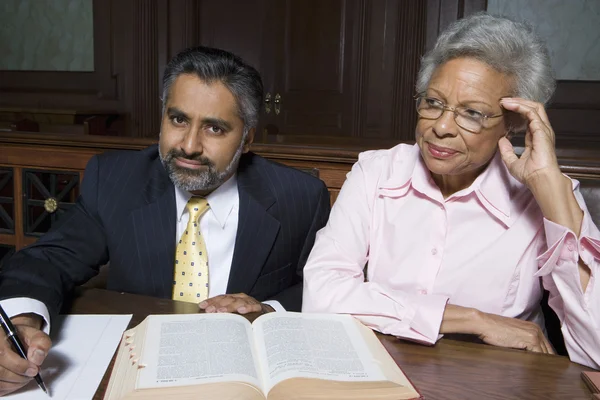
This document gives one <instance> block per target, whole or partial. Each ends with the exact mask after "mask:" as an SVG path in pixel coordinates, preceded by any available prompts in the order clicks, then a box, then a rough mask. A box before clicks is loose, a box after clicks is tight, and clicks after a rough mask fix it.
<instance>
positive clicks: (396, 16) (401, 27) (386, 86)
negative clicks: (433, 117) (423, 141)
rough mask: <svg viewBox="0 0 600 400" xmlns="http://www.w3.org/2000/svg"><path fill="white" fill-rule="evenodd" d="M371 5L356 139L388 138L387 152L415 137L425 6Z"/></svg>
mask: <svg viewBox="0 0 600 400" xmlns="http://www.w3.org/2000/svg"><path fill="white" fill-rule="evenodd" d="M370 5H371V7H370V9H371V10H370V13H369V14H370V18H369V21H368V29H367V33H368V36H367V38H366V39H365V40H366V41H367V42H368V44H369V45H368V50H367V53H366V54H365V56H364V57H362V59H363V62H364V63H365V65H366V66H365V76H366V77H365V80H364V81H365V82H364V89H363V90H364V95H363V96H364V100H363V105H364V109H363V110H361V111H362V112H363V113H365V118H364V119H363V121H364V124H363V126H361V128H360V136H361V137H368V138H375V137H376V138H382V139H389V144H388V146H387V147H389V146H392V145H394V144H396V143H397V142H399V141H400V140H407V141H411V140H413V137H414V127H415V124H416V116H415V115H416V113H415V111H414V100H413V95H414V85H415V79H416V74H417V70H418V67H419V59H420V56H421V54H422V53H423V51H424V47H425V36H426V22H427V21H426V10H427V9H426V6H427V2H426V1H424V0H418V1H411V2H398V1H391V0H377V1H374V2H370Z"/></svg>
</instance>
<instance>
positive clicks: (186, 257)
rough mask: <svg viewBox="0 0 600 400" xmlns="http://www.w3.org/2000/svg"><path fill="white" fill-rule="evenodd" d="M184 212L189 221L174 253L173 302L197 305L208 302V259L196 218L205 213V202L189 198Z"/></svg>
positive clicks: (198, 219)
mask: <svg viewBox="0 0 600 400" xmlns="http://www.w3.org/2000/svg"><path fill="white" fill-rule="evenodd" d="M186 208H187V210H188V212H189V213H190V220H189V221H188V224H187V228H186V229H185V232H183V234H182V235H181V239H180V240H179V243H178V244H177V249H176V251H175V276H174V277H173V300H181V301H188V302H191V303H199V302H201V301H203V300H206V299H207V298H208V256H207V254H206V244H205V243H204V238H203V237H202V233H201V232H200V217H201V216H202V214H204V213H205V212H206V211H207V210H208V202H207V201H206V199H205V198H203V197H192V198H191V199H190V200H189V201H188V203H187V206H186Z"/></svg>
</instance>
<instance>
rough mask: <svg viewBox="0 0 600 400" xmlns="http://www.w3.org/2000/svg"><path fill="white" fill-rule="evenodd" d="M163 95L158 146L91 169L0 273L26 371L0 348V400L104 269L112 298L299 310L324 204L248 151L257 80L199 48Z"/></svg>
mask: <svg viewBox="0 0 600 400" xmlns="http://www.w3.org/2000/svg"><path fill="white" fill-rule="evenodd" d="M163 86H164V92H163V115H162V123H161V135H160V140H159V144H158V146H152V147H149V148H147V149H145V150H143V151H140V152H122V153H108V154H104V155H100V156H97V157H94V158H92V159H91V160H90V162H89V163H88V166H87V168H86V171H85V179H84V181H83V183H82V187H81V196H80V197H79V199H78V200H77V204H76V206H75V207H74V209H73V210H72V211H71V212H70V213H69V214H67V215H65V216H64V217H63V218H62V219H61V220H60V222H59V224H58V226H56V227H54V228H53V229H52V230H51V231H50V232H48V233H47V234H46V235H45V236H44V237H42V238H41V239H40V240H39V241H38V242H37V243H36V244H34V245H32V246H29V247H28V248H26V249H24V250H22V251H20V252H18V253H17V254H15V255H14V256H13V257H12V258H11V260H9V261H8V262H7V263H6V265H5V267H4V270H3V271H2V274H1V275H0V299H1V300H2V302H1V304H2V306H3V307H4V309H5V310H6V312H7V313H8V314H9V315H12V316H13V317H12V319H13V322H14V324H15V325H17V326H18V329H19V330H20V333H21V336H22V337H23V339H24V342H25V343H26V346H27V347H28V357H29V360H23V359H21V358H20V357H18V356H17V355H16V354H15V353H14V352H13V351H12V349H10V347H9V346H8V344H7V343H8V342H7V341H6V340H1V341H0V354H1V355H2V356H1V357H0V394H5V393H9V392H11V391H14V390H16V389H17V388H19V387H21V386H23V385H24V384H26V383H27V382H28V381H29V380H30V379H31V377H32V376H35V374H36V373H37V372H38V369H39V367H40V365H41V364H42V362H43V360H44V358H45V357H46V355H47V354H48V351H49V349H50V346H51V342H50V339H49V338H48V336H47V332H48V329H49V323H50V321H51V320H52V317H53V316H55V315H56V314H57V313H58V312H59V310H60V309H61V307H62V304H63V300H64V299H65V298H67V297H68V296H69V295H70V294H71V292H72V290H73V288H74V287H75V286H77V285H80V284H82V283H84V282H86V281H87V280H89V279H90V278H92V277H93V276H95V275H96V274H97V273H98V269H99V267H100V266H101V265H104V264H107V263H108V262H110V266H109V272H108V280H107V288H108V289H111V290H116V291H123V292H129V293H138V294H144V295H151V296H156V297H163V298H174V299H180V300H184V301H193V302H196V303H199V307H200V308H202V309H204V310H205V311H206V312H238V313H241V314H245V313H248V312H269V311H273V310H283V309H287V310H292V311H300V309H301V296H302V268H303V266H304V263H305V261H306V258H307V257H308V254H309V252H310V250H311V248H312V245H313V242H314V238H315V233H316V232H317V230H319V229H320V228H321V227H323V226H324V225H325V223H326V221H327V218H328V215H329V196H328V192H327V188H326V187H325V185H324V184H323V183H322V182H321V181H320V180H318V179H316V178H314V177H311V176H310V175H308V174H305V173H303V172H300V171H297V170H294V169H292V168H288V167H284V166H281V165H278V164H275V163H272V162H269V161H267V160H265V159H263V158H261V157H259V156H257V155H254V154H252V153H250V152H248V150H249V146H250V144H251V143H252V141H253V138H254V134H255V129H256V124H257V119H258V114H259V110H260V106H261V103H262V90H263V88H262V82H261V79H260V76H259V74H258V72H257V71H256V70H255V69H254V68H252V67H250V66H248V65H246V64H244V63H243V62H242V60H240V59H239V58H237V57H236V56H234V55H232V54H230V53H227V52H225V51H222V50H217V49H210V48H203V47H199V48H194V49H188V50H185V51H183V52H182V53H180V54H178V55H177V56H176V57H175V58H174V59H173V60H171V62H170V63H169V65H168V66H167V68H166V70H165V74H164V79H163ZM42 329H44V331H42Z"/></svg>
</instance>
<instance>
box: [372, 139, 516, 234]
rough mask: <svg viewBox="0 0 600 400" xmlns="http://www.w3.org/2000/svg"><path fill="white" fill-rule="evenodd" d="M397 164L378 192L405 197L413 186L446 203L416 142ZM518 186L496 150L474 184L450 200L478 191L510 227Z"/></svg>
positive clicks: (496, 215)
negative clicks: (512, 195)
mask: <svg viewBox="0 0 600 400" xmlns="http://www.w3.org/2000/svg"><path fill="white" fill-rule="evenodd" d="M405 156H406V154H405ZM407 158H408V159H407ZM394 163H395V164H397V165H398V166H399V167H400V165H401V167H400V168H394V171H393V174H392V176H391V177H390V178H389V179H387V180H386V181H384V182H383V183H382V184H381V185H380V186H379V194H382V195H384V196H385V195H387V196H390V197H402V196H404V195H405V194H406V193H407V192H408V190H409V189H410V188H411V187H412V188H413V189H414V190H416V191H418V192H420V193H422V194H424V195H425V196H427V197H429V198H431V199H432V200H434V201H437V202H439V203H444V199H443V197H442V194H441V192H440V189H439V188H438V187H437V185H436V184H435V182H434V181H433V178H432V177H431V173H430V172H429V170H428V169H427V166H426V165H425V162H424V161H423V158H422V157H421V152H420V149H419V146H418V145H417V144H415V145H414V146H413V149H412V152H411V157H405V159H403V160H401V159H399V157H395V159H394ZM518 185H520V184H519V183H518V182H517V181H516V180H515V179H514V178H513V177H512V176H511V175H510V172H508V169H507V168H506V166H505V165H504V162H503V161H502V157H501V156H500V152H499V151H497V152H496V154H495V155H494V157H493V158H492V161H491V162H490V164H489V165H488V166H487V168H486V169H485V170H484V171H483V172H482V173H481V174H480V175H479V176H478V177H477V178H476V179H475V181H474V182H473V183H472V184H471V186H469V187H468V188H466V189H463V190H461V191H459V192H457V193H454V194H453V195H452V196H450V197H449V198H448V199H452V198H457V197H463V196H467V195H469V194H471V193H475V195H476V196H477V198H478V199H479V201H480V203H481V204H482V205H483V207H484V208H485V209H486V210H487V211H488V212H489V213H491V214H492V215H493V216H494V217H496V218H497V219H498V220H500V222H502V223H503V224H504V225H505V226H507V227H508V226H510V225H511V219H510V216H511V204H512V203H511V193H512V192H513V191H514V190H515V189H516V188H515V186H518Z"/></svg>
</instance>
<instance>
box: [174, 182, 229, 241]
mask: <svg viewBox="0 0 600 400" xmlns="http://www.w3.org/2000/svg"><path fill="white" fill-rule="evenodd" d="M191 197H192V194H191V193H190V192H188V191H186V190H183V189H181V188H178V187H177V186H175V202H176V205H177V220H178V221H181V218H182V217H183V215H184V214H185V213H186V212H187V210H186V208H185V206H186V205H187V202H188V201H189V200H190V198H191ZM206 200H207V201H208V205H209V206H210V209H209V212H210V211H212V213H213V215H214V216H215V218H216V220H217V222H218V223H219V225H221V228H223V229H224V228H225V223H226V222H227V217H228V216H229V214H231V212H232V211H234V210H237V208H238V206H239V204H240V197H239V193H238V186H237V176H236V175H235V174H234V175H233V176H232V177H231V178H229V179H228V180H227V181H225V182H224V183H223V184H222V185H221V186H219V187H218V188H216V189H215V190H213V191H212V192H211V193H210V194H209V195H208V196H206Z"/></svg>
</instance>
